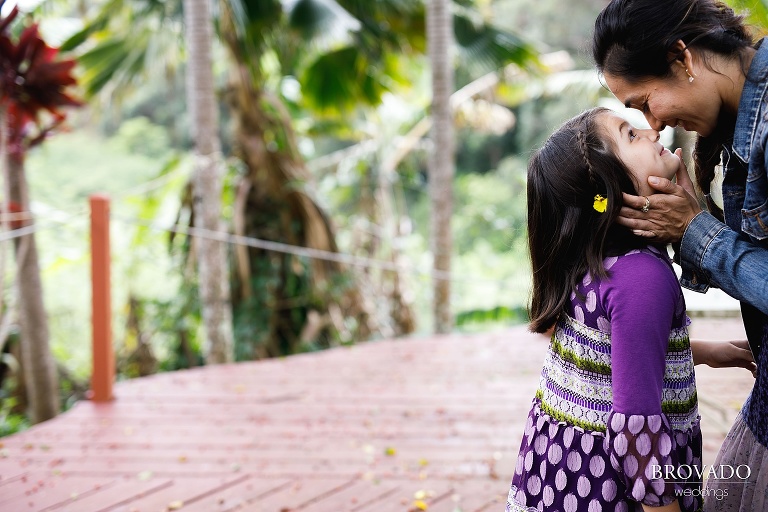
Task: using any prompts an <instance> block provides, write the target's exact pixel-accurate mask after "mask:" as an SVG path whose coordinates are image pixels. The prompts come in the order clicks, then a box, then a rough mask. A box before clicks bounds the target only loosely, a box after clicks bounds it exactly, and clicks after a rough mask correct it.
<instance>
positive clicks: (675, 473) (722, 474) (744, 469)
mask: <svg viewBox="0 0 768 512" xmlns="http://www.w3.org/2000/svg"><path fill="white" fill-rule="evenodd" d="M651 471H652V474H651V478H653V479H656V478H663V479H664V480H683V481H688V480H691V479H695V480H694V481H703V479H704V478H707V479H710V478H713V479H715V480H730V479H732V478H734V477H735V478H737V479H739V480H742V481H746V480H748V479H749V477H750V475H751V474H752V470H751V469H750V467H749V466H748V465H746V464H741V465H739V466H735V467H734V466H731V465H729V464H720V465H719V466H707V465H706V464H705V465H704V466H703V467H698V466H690V465H688V464H681V465H679V466H674V465H672V464H665V465H660V464H651Z"/></svg>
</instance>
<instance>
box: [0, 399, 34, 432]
mask: <svg viewBox="0 0 768 512" xmlns="http://www.w3.org/2000/svg"><path fill="white" fill-rule="evenodd" d="M16 403H17V400H16V399H15V398H10V397H3V398H2V399H0V437H4V436H9V435H11V434H15V433H17V432H21V431H22V430H26V429H28V428H29V427H30V426H31V425H30V423H29V420H28V419H27V417H26V416H25V415H24V414H19V413H14V412H13V409H14V407H16Z"/></svg>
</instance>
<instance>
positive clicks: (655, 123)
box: [645, 112, 666, 135]
mask: <svg viewBox="0 0 768 512" xmlns="http://www.w3.org/2000/svg"><path fill="white" fill-rule="evenodd" d="M645 120H646V121H648V125H649V126H650V127H651V129H652V130H654V131H656V134H657V135H658V132H660V131H661V130H663V129H664V127H665V126H666V125H665V124H664V122H663V121H660V120H659V119H656V118H655V117H653V115H652V114H651V113H650V112H646V113H645Z"/></svg>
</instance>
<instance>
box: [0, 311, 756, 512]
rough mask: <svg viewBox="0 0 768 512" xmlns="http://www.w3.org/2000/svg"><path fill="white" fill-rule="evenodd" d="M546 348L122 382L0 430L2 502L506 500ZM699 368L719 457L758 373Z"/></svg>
mask: <svg viewBox="0 0 768 512" xmlns="http://www.w3.org/2000/svg"><path fill="white" fill-rule="evenodd" d="M697 321H698V319H695V320H694V327H695V326H696V322H697ZM738 327H739V326H738V323H737V320H733V319H732V320H722V321H721V320H718V321H714V323H713V321H708V323H705V324H704V326H703V327H700V328H699V331H700V332H702V333H704V334H706V335H708V336H711V337H712V338H720V339H725V338H728V339H738V338H739V337H741V336H743V335H740V334H739V332H738ZM742 332H743V330H742ZM700 337H702V336H700ZM546 347H547V342H546V340H545V339H543V338H542V337H540V336H536V335H533V334H530V333H528V332H526V331H525V329H524V328H522V327H521V328H514V329H507V330H504V331H500V332H498V333H492V334H482V335H452V336H446V337H439V338H413V339H407V340H388V341H379V342H372V343H367V344H359V345H356V346H354V347H351V348H339V349H333V350H328V351H324V352H318V353H312V354H302V355H298V356H292V357H288V358H284V359H278V360H269V361H259V362H253V363H241V364H235V365H226V366H218V367H207V368H197V369H192V370H185V371H180V372H175V373H169V374H160V375H155V376H152V377H148V378H144V379H137V380H132V381H125V382H120V383H118V384H117V385H116V386H115V395H116V400H115V401H114V402H111V403H106V404H95V403H91V402H81V403H78V404H76V405H75V406H74V407H73V408H72V409H71V410H70V411H68V412H67V413H65V414H63V415H61V416H59V417H58V418H56V419H54V420H52V421H49V422H46V423H43V424H41V425H37V426H35V427H34V428H32V429H30V430H28V431H25V432H22V433H20V434H17V435H14V436H11V437H8V438H4V439H0V510H3V511H5V510H9V512H24V511H27V510H29V511H40V510H46V509H49V510H55V511H57V512H62V511H66V510H72V511H76V512H96V511H104V510H109V511H110V512H138V511H149V512H158V511H164V510H170V509H171V508H178V509H179V510H182V511H198V512H219V511H222V512H223V511H235V510H239V511H262V510H263V511H269V512H287V511H291V512H294V511H307V512H324V511H328V512H347V511H348V512H387V511H390V510H392V511H398V512H404V511H409V510H416V508H417V507H416V504H415V503H416V501H418V500H421V501H423V502H424V504H426V506H427V507H428V509H427V510H428V512H455V511H456V510H461V511H462V512H470V511H475V512H480V511H490V510H499V509H500V507H502V506H503V503H504V500H505V498H506V492H507V488H508V482H509V478H510V477H511V475H512V472H513V471H514V461H515V457H516V455H517V450H518V447H519V443H520V438H521V434H522V431H523V425H524V422H525V418H526V416H527V412H528V407H529V405H530V402H531V398H532V397H533V393H534V391H535V389H536V387H537V386H538V375H539V372H540V369H541V363H542V361H543V356H544V352H545V350H546ZM696 371H697V379H698V384H699V397H700V400H701V405H700V408H701V412H702V417H703V418H704V421H703V423H702V431H703V432H704V437H705V457H704V462H705V463H710V464H711V462H712V461H713V460H714V454H715V452H716V450H717V448H718V447H719V444H720V442H721V441H722V438H723V437H724V435H725V432H727V429H728V428H729V427H730V423H731V422H732V421H733V418H734V417H735V414H736V412H737V411H738V409H739V407H740V405H741V402H742V401H743V400H744V398H745V397H746V395H747V394H748V392H749V389H750V387H751V382H752V380H751V376H749V374H748V372H746V371H744V370H738V369H732V370H712V369H709V368H701V367H697V369H696ZM9 504H11V505H12V507H14V508H8V506H10V505H9ZM7 505H8V506H7ZM51 507H53V508H51ZM414 507H416V508H414ZM16 508H18V510H17V509H16Z"/></svg>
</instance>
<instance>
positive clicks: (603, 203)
mask: <svg viewBox="0 0 768 512" xmlns="http://www.w3.org/2000/svg"><path fill="white" fill-rule="evenodd" d="M592 208H594V209H595V211H597V212H600V213H605V210H606V209H607V208H608V198H607V197H603V196H601V195H600V194H597V195H596V196H595V202H594V204H593V205H592Z"/></svg>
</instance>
